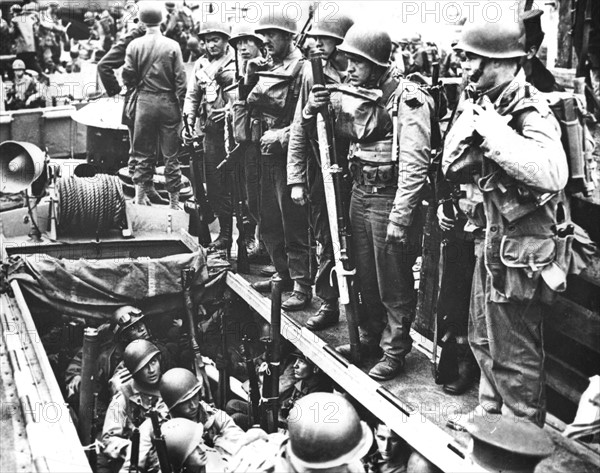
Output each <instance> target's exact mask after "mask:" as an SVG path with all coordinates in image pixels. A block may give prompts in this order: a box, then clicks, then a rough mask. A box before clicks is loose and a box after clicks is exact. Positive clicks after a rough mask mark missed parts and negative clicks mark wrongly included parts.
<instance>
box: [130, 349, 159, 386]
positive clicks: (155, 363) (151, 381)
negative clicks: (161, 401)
mask: <svg viewBox="0 0 600 473" xmlns="http://www.w3.org/2000/svg"><path fill="white" fill-rule="evenodd" d="M160 375H161V369H160V360H159V358H158V355H156V356H155V357H154V358H152V359H151V360H150V361H149V362H148V363H147V364H146V365H145V366H144V367H143V368H142V369H141V370H140V371H138V372H137V373H136V378H139V380H140V381H141V382H142V383H145V384H148V385H150V386H154V385H156V384H158V382H159V381H160Z"/></svg>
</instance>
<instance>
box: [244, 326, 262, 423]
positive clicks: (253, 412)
mask: <svg viewBox="0 0 600 473" xmlns="http://www.w3.org/2000/svg"><path fill="white" fill-rule="evenodd" d="M241 354H242V360H243V361H244V364H245V365H246V374H247V375H248V386H249V390H250V422H249V424H250V425H260V388H259V386H258V375H257V374H256V367H255V366H254V360H253V359H252V356H251V351H250V339H249V338H248V337H247V336H245V335H244V338H242V347H241Z"/></svg>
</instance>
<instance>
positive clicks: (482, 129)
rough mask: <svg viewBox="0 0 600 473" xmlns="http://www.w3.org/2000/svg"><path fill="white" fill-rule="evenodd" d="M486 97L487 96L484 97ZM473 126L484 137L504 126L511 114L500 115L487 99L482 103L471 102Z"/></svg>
mask: <svg viewBox="0 0 600 473" xmlns="http://www.w3.org/2000/svg"><path fill="white" fill-rule="evenodd" d="M486 99H487V97H486ZM472 109H473V127H474V128H475V131H477V133H479V134H480V135H481V136H483V137H484V138H485V137H486V136H492V135H494V134H495V133H498V130H501V129H502V128H505V127H506V126H507V125H508V122H509V121H510V119H511V118H512V115H510V114H509V115H507V116H502V115H500V114H499V113H498V112H497V111H496V110H495V109H494V106H493V105H492V103H491V102H490V101H489V99H487V102H486V101H485V100H484V102H483V103H482V105H478V104H473V105H472Z"/></svg>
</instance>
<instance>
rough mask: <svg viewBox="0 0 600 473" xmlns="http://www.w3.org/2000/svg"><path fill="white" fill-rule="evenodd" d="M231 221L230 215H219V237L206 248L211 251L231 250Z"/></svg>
mask: <svg viewBox="0 0 600 473" xmlns="http://www.w3.org/2000/svg"><path fill="white" fill-rule="evenodd" d="M232 224H233V219H232V218H231V215H225V216H224V215H219V227H220V229H219V237H218V238H217V239H216V240H215V241H213V242H212V243H211V244H210V245H208V248H209V249H211V250H229V249H230V248H231V231H232Z"/></svg>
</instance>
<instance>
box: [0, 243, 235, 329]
mask: <svg viewBox="0 0 600 473" xmlns="http://www.w3.org/2000/svg"><path fill="white" fill-rule="evenodd" d="M13 263H14V264H13V265H12V270H11V272H10V273H11V274H10V276H9V279H11V280H12V279H14V280H17V281H18V282H19V284H20V286H21V288H22V289H23V292H24V293H25V294H26V296H29V297H32V298H33V299H34V300H35V301H36V303H41V304H43V305H47V306H50V307H51V308H52V309H54V310H56V311H57V312H60V313H63V314H65V315H70V316H74V317H84V318H89V319H98V320H106V319H110V317H111V316H112V314H113V312H114V311H115V309H117V308H118V307H121V306H123V305H126V304H130V305H135V306H138V307H140V308H141V309H142V310H143V311H144V313H146V314H147V315H156V314H163V315H167V314H171V315H176V314H182V313H183V312H184V306H183V297H182V287H181V271H182V270H183V269H187V268H193V269H194V270H195V278H194V280H193V283H192V287H191V291H192V297H193V299H194V301H195V302H196V303H203V302H204V301H206V300H207V299H220V298H221V297H222V294H223V291H224V290H225V274H226V271H225V270H224V269H225V268H226V265H219V264H218V263H217V264H216V265H215V267H213V268H210V270H209V265H208V264H207V259H206V254H205V252H204V250H200V251H199V252H195V253H184V254H177V255H172V256H166V257H163V258H157V259H151V258H136V259H126V260H121V261H119V260H86V259H79V260H68V259H57V258H53V257H51V256H46V255H44V257H43V258H39V255H35V256H34V257H19V258H16V259H15V260H14V261H13Z"/></svg>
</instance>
